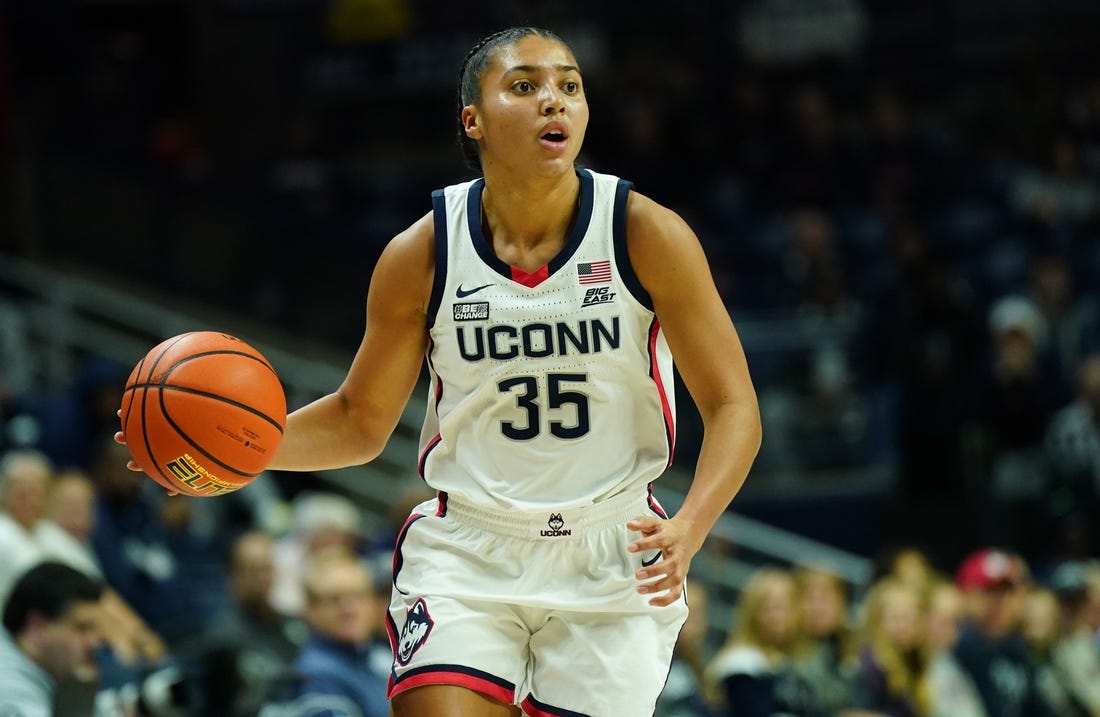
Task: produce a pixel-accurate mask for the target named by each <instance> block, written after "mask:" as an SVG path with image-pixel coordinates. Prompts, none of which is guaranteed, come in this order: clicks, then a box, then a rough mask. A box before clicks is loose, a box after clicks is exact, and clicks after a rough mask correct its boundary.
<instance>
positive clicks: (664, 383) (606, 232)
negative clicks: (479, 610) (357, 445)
mask: <svg viewBox="0 0 1100 717" xmlns="http://www.w3.org/2000/svg"><path fill="white" fill-rule="evenodd" d="M577 173H578V176H579V177H580V198H579V203H578V210H577V216H576V220H575V222H574V225H573V227H572V229H571V231H570V235H569V236H568V238H567V239H566V243H565V245H564V247H563V248H562V250H561V252H560V253H559V254H558V256H556V257H554V259H552V260H551V261H550V262H549V263H548V264H547V265H546V266H544V267H542V268H541V269H540V270H538V271H536V272H534V273H532V274H529V273H527V272H525V271H523V270H522V269H519V268H517V267H512V266H509V265H507V264H505V263H504V262H503V261H502V260H500V259H499V258H498V257H497V256H496V255H495V254H494V253H493V251H492V248H491V247H490V245H489V243H488V241H487V240H486V238H485V236H484V234H483V232H482V228H481V221H480V217H481V193H482V190H483V189H484V186H485V185H484V180H481V179H479V180H475V181H472V182H467V183H464V184H459V185H455V186H451V187H447V188H446V189H442V190H438V191H436V192H435V193H433V195H432V199H433V207H434V214H435V262H436V270H435V271H436V274H435V284H434V286H433V289H432V299H431V305H430V308H429V315H428V326H429V331H430V342H429V346H428V353H427V360H428V369H429V373H430V376H431V387H430V390H429V395H428V408H427V414H426V417H425V420H424V427H423V430H422V433H421V437H420V459H419V470H420V475H421V476H422V477H423V478H424V480H425V481H426V482H427V484H428V485H430V486H431V487H432V488H434V489H436V490H440V491H444V492H447V493H453V494H455V495H460V496H463V497H464V498H465V499H466V500H468V501H470V502H473V503H476V504H481V505H485V506H492V507H497V508H504V509H513V510H524V511H529V510H542V509H548V508H558V507H570V506H580V505H586V504H589V503H593V502H596V501H599V500H603V499H605V498H608V497H610V496H613V495H616V494H618V493H621V492H622V491H624V490H628V489H630V488H632V487H636V486H645V485H646V484H648V483H650V482H652V481H653V480H654V479H656V478H657V477H658V476H659V475H660V474H661V473H662V472H663V471H664V470H665V468H667V467H668V465H669V463H670V462H671V460H672V449H673V445H674V441H675V402H674V395H673V374H672V357H671V354H670V353H669V350H668V345H667V343H666V342H665V338H664V335H663V333H662V332H661V328H660V325H659V323H658V321H657V318H656V315H655V314H654V313H653V310H652V307H651V302H650V299H649V296H648V294H647V293H646V292H645V290H644V289H643V288H642V286H641V284H640V283H639V282H638V279H637V277H636V276H635V275H634V272H633V270H632V269H631V266H630V261H629V258H628V256H627V249H626V237H625V233H626V230H625V227H626V218H625V214H626V199H627V195H628V193H629V191H630V186H631V185H630V183H629V182H626V181H624V180H620V179H618V178H617V177H612V176H609V175H603V174H597V173H595V172H591V171H588V170H578V172H577Z"/></svg>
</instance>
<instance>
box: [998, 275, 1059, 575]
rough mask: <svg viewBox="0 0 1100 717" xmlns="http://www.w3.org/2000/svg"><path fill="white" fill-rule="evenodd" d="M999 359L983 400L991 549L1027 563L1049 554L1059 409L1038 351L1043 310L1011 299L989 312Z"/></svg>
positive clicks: (1043, 326) (1018, 298) (1042, 338)
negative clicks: (1047, 458)
mask: <svg viewBox="0 0 1100 717" xmlns="http://www.w3.org/2000/svg"><path fill="white" fill-rule="evenodd" d="M989 325H990V334H991V341H992V345H991V349H992V353H991V356H990V357H989V365H988V366H987V369H986V372H985V375H984V380H983V383H982V387H981V390H982V395H981V399H980V405H981V407H982V409H981V418H982V424H983V428H984V432H985V440H986V443H987V446H988V447H987V452H988V455H989V458H988V476H987V478H986V488H985V491H984V498H985V501H984V504H983V509H982V513H981V519H982V521H983V523H984V525H983V531H982V533H983V535H982V538H983V540H984V542H985V543H987V544H997V545H1003V546H1006V547H1011V548H1013V549H1014V550H1016V551H1019V552H1022V553H1023V554H1024V555H1025V556H1026V557H1027V559H1028V560H1030V561H1036V560H1040V559H1044V558H1046V557H1047V554H1048V552H1049V550H1050V546H1049V545H1048V543H1047V541H1048V539H1049V536H1050V532H1051V531H1050V521H1049V513H1048V511H1047V510H1045V509H1044V508H1043V507H1039V508H1037V507H1036V506H1037V505H1038V506H1042V505H1043V502H1044V501H1043V499H1044V497H1045V496H1046V494H1047V483H1046V469H1045V465H1044V455H1043V439H1044V436H1045V434H1046V431H1047V425H1048V423H1049V421H1050V417H1051V416H1052V414H1053V413H1054V411H1055V409H1056V406H1055V404H1054V402H1053V395H1054V394H1055V390H1054V389H1053V380H1052V377H1051V375H1050V372H1049V371H1048V370H1047V367H1046V366H1044V365H1043V363H1042V361H1041V358H1040V355H1039V347H1040V346H1041V345H1042V344H1043V342H1044V341H1045V338H1046V331H1047V326H1046V322H1045V321H1044V319H1043V316H1042V314H1041V313H1040V312H1039V309H1038V307H1036V306H1035V304H1034V302H1032V301H1031V300H1029V299H1027V298H1024V297H1021V296H1006V297H1003V298H1001V299H999V300H998V301H997V302H996V303H994V304H993V306H992V307H991V309H990V312H989Z"/></svg>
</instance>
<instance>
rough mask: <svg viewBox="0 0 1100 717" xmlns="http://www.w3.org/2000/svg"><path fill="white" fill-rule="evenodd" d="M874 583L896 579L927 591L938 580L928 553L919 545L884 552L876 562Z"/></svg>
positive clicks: (899, 547)
mask: <svg viewBox="0 0 1100 717" xmlns="http://www.w3.org/2000/svg"><path fill="white" fill-rule="evenodd" d="M875 563H876V565H875V574H874V580H873V582H878V580H879V579H880V578H884V577H894V578H897V579H898V580H900V581H901V582H903V583H905V584H906V585H912V586H913V587H915V588H917V589H918V590H925V589H927V588H928V586H929V585H931V583H932V582H933V581H934V580H935V578H936V569H935V567H934V566H933V565H932V559H931V557H930V556H929V555H928V552H927V551H926V550H924V549H923V548H921V547H918V546H917V545H911V544H906V545H900V546H895V547H893V548H890V549H888V550H885V551H883V552H882V554H881V555H880V556H878V558H877V559H876V561H875Z"/></svg>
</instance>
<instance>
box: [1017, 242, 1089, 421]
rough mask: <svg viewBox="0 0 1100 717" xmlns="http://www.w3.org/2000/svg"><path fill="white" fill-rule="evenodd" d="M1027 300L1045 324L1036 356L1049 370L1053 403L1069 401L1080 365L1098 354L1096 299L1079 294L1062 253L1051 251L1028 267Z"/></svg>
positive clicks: (1058, 404)
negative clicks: (1088, 357) (1032, 304)
mask: <svg viewBox="0 0 1100 717" xmlns="http://www.w3.org/2000/svg"><path fill="white" fill-rule="evenodd" d="M1028 296H1029V298H1030V299H1031V300H1032V301H1034V302H1035V306H1036V308H1038V309H1039V312H1040V313H1041V314H1042V316H1043V319H1044V320H1045V324H1046V331H1045V335H1046V340H1045V342H1044V343H1043V344H1042V345H1041V346H1040V354H1041V356H1042V358H1043V360H1044V361H1045V362H1047V364H1048V365H1049V366H1050V369H1051V371H1052V378H1053V381H1052V386H1051V388H1052V389H1053V390H1054V391H1056V393H1055V394H1054V400H1055V404H1056V405H1057V406H1059V407H1061V406H1062V405H1064V404H1066V403H1069V401H1070V400H1072V398H1073V395H1072V394H1073V384H1074V381H1075V378H1076V373H1077V370H1078V368H1079V367H1080V365H1081V362H1082V361H1083V360H1084V359H1085V358H1086V357H1087V356H1088V354H1089V353H1090V352H1093V351H1100V297H1098V296H1097V294H1096V293H1095V292H1091V291H1081V290H1080V287H1079V286H1078V279H1077V276H1076V275H1075V273H1074V268H1073V267H1072V266H1071V265H1070V260H1069V259H1068V258H1067V255H1066V253H1065V252H1056V251H1051V252H1047V253H1043V254H1040V255H1039V256H1037V257H1035V259H1034V260H1033V261H1032V264H1031V281H1030V285H1029V289H1028Z"/></svg>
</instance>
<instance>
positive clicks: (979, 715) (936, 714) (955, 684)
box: [925, 578, 988, 717]
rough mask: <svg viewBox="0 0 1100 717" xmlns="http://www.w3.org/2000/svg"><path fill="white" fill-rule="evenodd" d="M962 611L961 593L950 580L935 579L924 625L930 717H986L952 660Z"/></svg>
mask: <svg viewBox="0 0 1100 717" xmlns="http://www.w3.org/2000/svg"><path fill="white" fill-rule="evenodd" d="M964 611H965V607H964V604H963V596H962V592H961V591H960V590H959V588H958V587H957V586H956V585H955V584H954V583H953V582H951V581H950V580H945V579H939V578H937V579H935V580H933V581H931V582H930V587H929V591H928V620H927V623H926V628H927V630H926V636H925V641H926V643H927V649H928V651H929V659H930V661H931V662H930V664H929V666H928V689H929V697H930V698H931V702H932V709H931V711H930V712H929V715H930V717H988V716H987V713H986V711H985V708H984V707H983V706H982V699H981V697H980V696H979V695H978V690H977V688H976V687H975V686H974V682H973V681H972V680H971V679H970V677H969V675H967V673H966V672H965V671H963V669H962V667H961V666H960V665H959V661H958V660H957V659H956V658H955V653H954V649H955V644H956V643H957V642H958V641H959V626H960V625H961V624H962V620H963V617H964Z"/></svg>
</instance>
